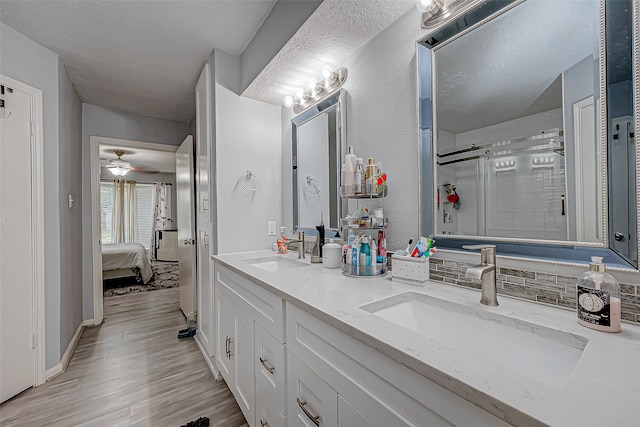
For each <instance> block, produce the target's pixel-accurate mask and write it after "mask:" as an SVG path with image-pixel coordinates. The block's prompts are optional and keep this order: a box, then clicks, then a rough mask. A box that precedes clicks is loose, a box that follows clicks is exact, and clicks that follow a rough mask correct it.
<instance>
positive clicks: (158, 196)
mask: <svg viewBox="0 0 640 427" xmlns="http://www.w3.org/2000/svg"><path fill="white" fill-rule="evenodd" d="M168 200H169V191H168V185H167V184H166V183H164V182H154V183H153V228H152V229H151V252H152V253H153V252H154V251H153V249H154V248H155V247H156V230H164V229H165V227H166V226H167V225H169V224H170V222H171V220H170V218H169V217H170V215H169V203H168Z"/></svg>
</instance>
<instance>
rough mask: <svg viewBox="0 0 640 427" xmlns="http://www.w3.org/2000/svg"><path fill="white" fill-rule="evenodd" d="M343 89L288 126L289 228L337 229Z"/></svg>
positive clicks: (342, 130) (341, 151)
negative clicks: (291, 166)
mask: <svg viewBox="0 0 640 427" xmlns="http://www.w3.org/2000/svg"><path fill="white" fill-rule="evenodd" d="M345 95H346V92H345V91H344V90H340V91H339V92H337V93H335V94H333V95H331V96H330V97H328V98H326V99H324V100H322V101H321V102H319V103H318V104H317V105H315V106H314V107H312V108H311V109H309V110H307V111H305V112H304V113H302V114H300V115H299V116H296V117H295V118H294V119H293V120H292V121H291V126H292V128H291V129H292V132H291V134H292V144H293V145H292V151H291V152H292V165H293V169H292V181H293V228H294V229H298V228H302V229H305V230H307V229H308V230H314V227H315V226H317V225H318V224H320V219H321V217H322V220H323V222H324V224H325V227H327V228H330V229H333V230H338V229H339V228H340V217H341V209H342V199H341V198H340V167H341V158H342V153H343V148H344V144H345V134H346V133H345V122H346V119H345V116H346V114H345V111H346V107H345V102H346V101H345Z"/></svg>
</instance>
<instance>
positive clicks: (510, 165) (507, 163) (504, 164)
mask: <svg viewBox="0 0 640 427" xmlns="http://www.w3.org/2000/svg"><path fill="white" fill-rule="evenodd" d="M495 166H496V170H508V169H515V167H516V161H515V160H503V161H499V162H496V163H495Z"/></svg>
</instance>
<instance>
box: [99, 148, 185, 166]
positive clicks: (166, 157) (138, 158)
mask: <svg viewBox="0 0 640 427" xmlns="http://www.w3.org/2000/svg"><path fill="white" fill-rule="evenodd" d="M114 150H121V151H124V154H123V155H122V160H126V161H127V162H129V163H131V166H133V169H134V170H135V171H139V172H151V173H153V172H164V173H176V153H174V152H168V151H157V150H147V149H144V148H130V147H120V146H116V145H102V144H101V145H100V166H105V165H107V164H108V163H109V160H111V159H115V158H117V156H116V155H115V154H114V152H113V151H114Z"/></svg>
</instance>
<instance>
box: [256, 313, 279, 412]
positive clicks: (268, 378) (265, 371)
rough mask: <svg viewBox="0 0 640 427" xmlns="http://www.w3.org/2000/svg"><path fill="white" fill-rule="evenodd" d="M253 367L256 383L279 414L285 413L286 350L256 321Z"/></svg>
mask: <svg viewBox="0 0 640 427" xmlns="http://www.w3.org/2000/svg"><path fill="white" fill-rule="evenodd" d="M255 328H256V340H255V352H256V357H255V358H254V360H253V362H254V366H255V372H256V383H257V384H260V385H261V386H262V388H264V390H266V391H267V392H268V393H269V396H270V398H271V400H272V401H273V403H274V404H275V405H276V407H277V408H278V410H279V411H280V413H282V414H284V415H287V412H286V388H287V386H286V384H287V383H286V381H287V375H286V369H285V366H286V363H285V354H286V349H285V345H284V344H280V343H279V342H278V340H277V339H276V338H275V337H273V336H272V335H271V334H270V333H269V332H267V331H266V329H264V328H263V327H262V326H261V325H260V324H259V323H258V322H257V321H256V323H255Z"/></svg>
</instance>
